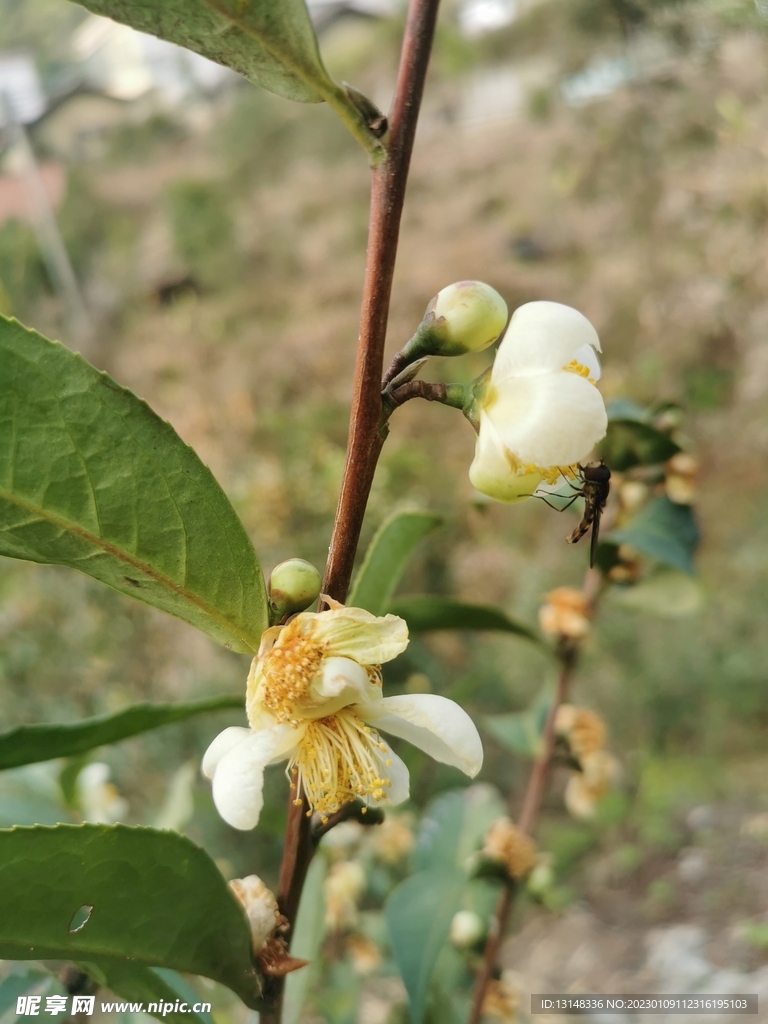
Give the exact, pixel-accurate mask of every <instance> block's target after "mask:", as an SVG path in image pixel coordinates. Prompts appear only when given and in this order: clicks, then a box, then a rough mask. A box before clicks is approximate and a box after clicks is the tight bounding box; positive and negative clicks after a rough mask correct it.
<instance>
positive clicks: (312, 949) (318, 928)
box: [282, 854, 328, 1024]
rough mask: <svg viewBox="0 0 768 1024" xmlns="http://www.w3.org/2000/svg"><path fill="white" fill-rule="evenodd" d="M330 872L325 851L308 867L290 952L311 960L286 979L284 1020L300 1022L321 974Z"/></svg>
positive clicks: (287, 1023)
mask: <svg viewBox="0 0 768 1024" xmlns="http://www.w3.org/2000/svg"><path fill="white" fill-rule="evenodd" d="M327 872H328V861H327V860H326V859H325V857H324V856H323V855H322V854H317V855H316V856H315V857H314V858H313V859H312V863H311V864H310V865H309V870H308V871H307V879H306V881H305V882H304V888H303V889H302V892H301V902H300V904H299V913H298V915H297V917H296V926H295V928H294V930H293V931H294V939H293V942H292V943H291V956H295V957H296V958H297V959H299V960H309V961H310V963H309V966H308V967H302V968H301V969H300V970H298V971H292V972H291V973H290V974H289V975H288V977H287V978H286V979H285V1001H284V1005H283V1017H282V1024H299V1022H300V1020H301V1012H302V1010H303V1009H304V1003H305V1002H306V1001H307V995H308V994H309V990H310V986H311V985H313V984H314V983H316V982H317V980H318V977H319V974H320V964H319V962H318V956H319V953H320V944H321V942H322V941H323V935H324V934H325V894H324V891H323V882H324V881H325V876H326V874H327Z"/></svg>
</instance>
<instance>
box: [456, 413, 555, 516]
mask: <svg viewBox="0 0 768 1024" xmlns="http://www.w3.org/2000/svg"><path fill="white" fill-rule="evenodd" d="M469 479H470V482H471V483H472V486H473V487H476V488H477V489H478V491H480V492H481V493H482V494H487V495H488V496H489V497H490V498H494V499H495V500H496V501H505V502H507V503H509V504H512V503H514V502H516V501H523V500H524V499H525V498H530V496H531V495H532V494H533V492H534V491H535V490H536V488H537V487H538V485H539V484H540V483H541V474H540V473H520V472H517V469H516V467H515V466H513V465H512V464H511V463H510V462H509V460H508V459H507V457H506V455H505V453H504V445H503V444H502V443H501V441H500V440H499V435H498V434H497V433H496V428H495V427H494V425H493V423H492V422H491V420H490V419H489V418H488V416H487V415H486V413H484V412H481V414H480V433H479V434H478V437H477V444H476V446H475V458H474V460H473V461H472V465H471V466H470V467H469Z"/></svg>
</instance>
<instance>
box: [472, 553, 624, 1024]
mask: <svg viewBox="0 0 768 1024" xmlns="http://www.w3.org/2000/svg"><path fill="white" fill-rule="evenodd" d="M603 583H604V580H603V576H602V574H601V573H600V572H599V571H598V570H597V569H588V570H587V572H586V574H585V577H584V586H583V588H582V593H583V594H584V597H585V598H586V599H587V604H588V606H589V610H590V615H593V614H594V609H595V604H596V603H597V599H598V597H599V596H600V591H601V589H602V586H603ZM578 654H579V649H578V646H577V645H576V644H574V643H572V642H570V641H565V640H563V641H562V642H561V645H560V648H559V650H558V656H559V659H560V672H559V675H558V678H557V686H556V688H555V695H554V699H553V701H552V704H551V705H550V707H549V711H548V712H547V719H546V721H545V723H544V730H543V733H542V737H541V749H540V752H539V755H538V757H537V758H536V760H535V761H534V762H533V766H532V768H531V774H530V775H529V776H528V785H527V786H526V789H525V795H524V796H523V806H522V809H521V811H520V816H519V818H518V819H517V827H518V828H519V829H520V831H521V832H525V833H526V834H527V835H530V833H531V832H532V830H533V826H534V824H535V821H536V816H537V815H538V813H539V808H540V807H541V802H542V799H543V797H544V791H545V789H546V785H547V781H548V779H549V772H550V769H551V766H552V756H553V753H554V749H555V740H556V736H555V719H556V717H557V709H558V708H559V707H560V705H561V704H563V703H564V702H565V700H566V699H567V697H568V691H569V689H570V686H571V680H572V678H573V672H574V669H575V667H576V662H577V661H578ZM517 891H518V886H517V885H515V884H510V885H506V886H504V889H503V891H502V892H501V894H500V896H499V899H498V901H497V903H496V909H495V911H494V914H493V919H492V921H491V926H490V928H489V930H488V938H487V939H486V943H485V950H484V952H483V963H482V966H481V967H480V970H479V971H478V974H477V978H476V979H475V989H474V993H473V997H472V1010H471V1012H470V1015H469V1021H468V1024H480V1020H481V1018H482V1016H483V1002H484V1001H485V994H486V991H487V989H488V983H489V982H490V980H491V978H492V977H493V972H494V969H495V967H496V962H497V960H498V957H499V949H500V948H501V942H502V939H503V938H504V931H505V929H506V927H507V922H508V920H509V915H510V913H511V911H512V906H513V904H514V900H515V895H516V893H517Z"/></svg>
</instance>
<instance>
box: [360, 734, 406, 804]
mask: <svg viewBox="0 0 768 1024" xmlns="http://www.w3.org/2000/svg"><path fill="white" fill-rule="evenodd" d="M382 742H383V741H382ZM384 746H385V747H386V748H387V749H386V750H382V751H381V753H380V755H379V754H378V752H377V756H379V759H380V763H381V778H382V779H389V781H390V782H391V783H392V785H391V786H387V788H386V790H385V793H386V795H385V797H384V799H383V800H375V799H374V798H373V797H372V796H369V797H366V798H365V802H366V803H367V804H368V806H369V807H381V806H383V805H385V804H387V805H389V806H390V807H396V806H397V804H402V803H405V801H406V800H407V799H408V797H409V796H410V795H411V780H410V776H409V774H408V769H407V768H406V766H405V761H403V759H402V758H401V757H398V756H397V754H396V753H395V752H394V750H393V749H392V748H391V747H390V745H389V744H388V743H384Z"/></svg>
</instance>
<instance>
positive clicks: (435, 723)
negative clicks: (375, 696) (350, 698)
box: [355, 693, 483, 778]
mask: <svg viewBox="0 0 768 1024" xmlns="http://www.w3.org/2000/svg"><path fill="white" fill-rule="evenodd" d="M355 713H356V714H358V715H360V717H361V718H362V719H363V721H365V722H368V723H369V724H370V725H373V726H374V727H375V728H376V729H382V730H383V731H384V732H388V733H391V734H392V735H393V736H400V737H401V738H402V739H404V740H408V742H409V743H412V744H413V745H414V746H415V747H418V748H419V749H420V750H423V751H424V752H425V753H426V754H429V756H430V757H434V759H435V760H436V761H441V762H442V763H443V764H450V765H453V766H454V767H455V768H460V769H461V771H463V772H464V774H465V775H469V776H470V777H471V778H474V776H475V775H477V773H478V772H479V771H480V769H481V768H482V766H483V745H482V743H481V742H480V736H479V734H478V731H477V729H476V727H475V723H474V722H473V721H472V719H471V718H470V717H469V715H468V714H467V713H466V711H465V710H464V709H463V708H462V707H459V705H458V704H456V703H455V701H452V700H448V698H447V697H440V696H439V695H438V694H435V693H406V694H402V695H401V696H399V697H384V698H382V700H379V701H374V702H373V703H370V704H360V705H358V706H357V707H356V708H355Z"/></svg>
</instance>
